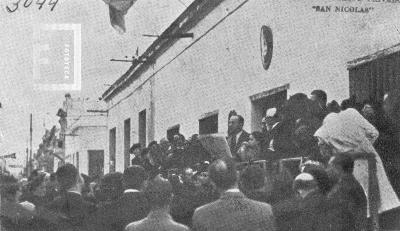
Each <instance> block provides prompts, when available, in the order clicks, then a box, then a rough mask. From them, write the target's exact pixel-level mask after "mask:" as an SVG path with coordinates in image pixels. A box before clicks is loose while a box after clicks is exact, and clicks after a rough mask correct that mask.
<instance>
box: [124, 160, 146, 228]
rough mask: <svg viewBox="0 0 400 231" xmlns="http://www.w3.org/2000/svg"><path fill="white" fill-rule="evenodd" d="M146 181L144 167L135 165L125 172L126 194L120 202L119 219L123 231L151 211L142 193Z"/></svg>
mask: <svg viewBox="0 0 400 231" xmlns="http://www.w3.org/2000/svg"><path fill="white" fill-rule="evenodd" d="M145 179H146V172H145V170H144V168H143V167H141V166H138V165H134V166H131V167H129V168H127V169H125V171H124V175H123V183H124V188H125V191H124V194H123V195H122V197H121V198H120V199H119V201H118V207H119V212H118V217H119V221H118V222H119V224H120V225H119V226H120V228H121V230H122V229H123V228H125V227H126V225H128V224H129V223H131V222H134V221H138V220H141V219H143V218H145V217H146V216H147V214H148V213H149V211H150V207H149V203H148V202H147V199H146V196H145V194H144V192H142V191H141V189H142V187H143V183H144V181H145Z"/></svg>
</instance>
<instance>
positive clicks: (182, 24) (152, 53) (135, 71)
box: [102, 0, 224, 102]
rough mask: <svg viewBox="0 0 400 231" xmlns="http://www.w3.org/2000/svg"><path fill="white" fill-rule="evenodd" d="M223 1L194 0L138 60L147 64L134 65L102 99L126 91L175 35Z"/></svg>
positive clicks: (186, 29)
mask: <svg viewBox="0 0 400 231" xmlns="http://www.w3.org/2000/svg"><path fill="white" fill-rule="evenodd" d="M223 1H224V0H195V1H194V2H193V3H192V4H190V6H189V7H188V8H187V9H186V10H185V11H184V12H183V13H182V14H181V15H180V16H179V17H178V18H177V19H176V20H175V21H174V22H173V23H172V24H171V25H170V26H169V27H168V28H167V29H166V30H165V31H164V32H163V33H162V34H161V35H160V36H159V37H158V38H157V39H156V40H155V41H154V42H153V43H152V44H151V45H150V46H149V47H148V48H147V50H146V51H145V52H144V53H143V54H142V55H141V56H140V57H139V58H138V59H139V60H147V62H144V63H140V64H134V65H132V66H131V67H130V68H129V69H128V71H127V72H126V73H125V74H123V75H122V76H121V77H120V78H119V79H118V80H117V81H116V82H115V83H113V84H112V85H111V86H110V87H109V88H108V89H107V90H106V91H105V92H104V93H103V95H102V99H103V100H104V101H106V102H109V101H110V100H111V99H112V98H113V97H114V96H116V95H117V94H118V93H120V92H122V91H123V90H124V89H126V88H127V87H128V86H129V85H130V84H132V83H133V82H134V81H135V80H136V79H138V78H139V77H140V76H141V74H142V73H144V72H145V71H146V70H148V68H150V67H151V65H152V64H153V63H154V62H155V61H156V60H157V59H158V58H159V57H160V56H161V55H162V54H163V53H164V52H165V51H167V50H168V49H169V48H170V47H171V46H172V45H174V44H175V42H177V41H178V40H179V38H177V35H179V34H183V33H187V32H188V31H189V30H190V29H192V28H193V27H194V26H196V25H197V23H199V22H200V21H201V20H202V19H203V18H204V17H205V16H207V15H208V14H209V13H210V12H211V11H212V10H213V9H215V8H216V7H217V6H218V5H219V4H221V3H222V2H223Z"/></svg>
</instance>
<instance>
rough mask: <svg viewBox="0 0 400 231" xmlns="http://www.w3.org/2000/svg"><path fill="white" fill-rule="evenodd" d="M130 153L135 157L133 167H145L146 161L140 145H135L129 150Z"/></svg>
mask: <svg viewBox="0 0 400 231" xmlns="http://www.w3.org/2000/svg"><path fill="white" fill-rule="evenodd" d="M129 153H130V154H131V155H133V159H132V161H131V165H141V166H142V165H143V162H144V159H143V158H142V146H141V145H140V144H139V143H137V144H133V145H132V147H131V148H130V149H129Z"/></svg>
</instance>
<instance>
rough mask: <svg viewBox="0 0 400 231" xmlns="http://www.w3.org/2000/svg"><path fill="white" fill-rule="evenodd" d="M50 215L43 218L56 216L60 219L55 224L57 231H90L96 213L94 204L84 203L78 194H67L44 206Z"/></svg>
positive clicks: (44, 214)
mask: <svg viewBox="0 0 400 231" xmlns="http://www.w3.org/2000/svg"><path fill="white" fill-rule="evenodd" d="M44 207H45V208H46V210H47V211H50V212H51V213H48V214H46V213H44V210H43V216H50V215H54V213H56V214H57V216H56V217H57V218H61V220H59V222H57V223H58V224H57V230H90V227H89V226H90V224H92V223H94V222H93V220H92V219H93V215H94V213H95V211H96V207H95V205H94V204H92V203H90V202H87V201H85V200H84V199H83V198H82V196H81V195H80V194H77V193H74V192H67V193H64V194H62V195H61V196H60V197H57V198H56V199H55V200H54V201H53V202H50V203H49V204H47V205H45V206H44Z"/></svg>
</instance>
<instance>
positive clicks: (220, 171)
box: [208, 157, 237, 190]
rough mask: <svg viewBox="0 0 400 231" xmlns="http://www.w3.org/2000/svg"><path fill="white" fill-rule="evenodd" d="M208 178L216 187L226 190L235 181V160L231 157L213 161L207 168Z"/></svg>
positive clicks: (233, 184) (234, 183) (232, 185)
mask: <svg viewBox="0 0 400 231" xmlns="http://www.w3.org/2000/svg"><path fill="white" fill-rule="evenodd" d="M208 174H209V178H210V179H211V180H212V181H213V182H214V183H215V185H216V186H217V188H219V189H221V190H227V189H230V188H232V187H234V186H235V185H236V183H237V172H236V166H235V162H234V161H233V159H232V158H228V157H226V158H223V159H219V160H216V161H214V162H213V163H212V164H211V165H210V167H209V168H208Z"/></svg>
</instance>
